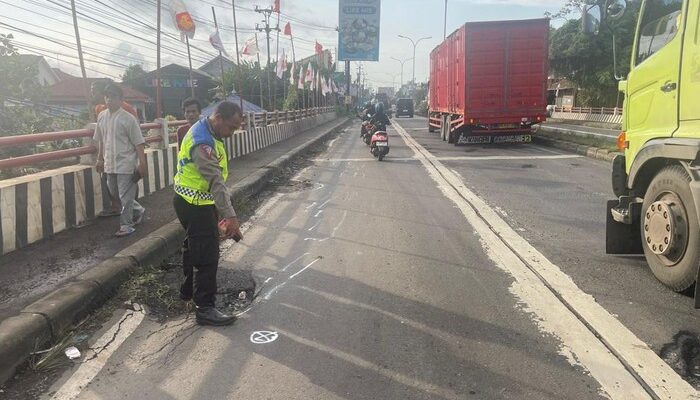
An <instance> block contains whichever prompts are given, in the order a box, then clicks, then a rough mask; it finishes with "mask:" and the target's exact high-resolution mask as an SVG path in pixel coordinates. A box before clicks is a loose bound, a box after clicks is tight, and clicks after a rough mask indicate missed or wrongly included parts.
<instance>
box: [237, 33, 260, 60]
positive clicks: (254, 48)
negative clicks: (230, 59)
mask: <svg viewBox="0 0 700 400" xmlns="http://www.w3.org/2000/svg"><path fill="white" fill-rule="evenodd" d="M255 42H256V40H255V36H253V37H251V38H249V39H248V40H246V41H245V43H244V44H243V49H241V54H243V55H246V56H254V55H256V54H258V53H260V49H259V48H258V45H257V44H256V43H255Z"/></svg>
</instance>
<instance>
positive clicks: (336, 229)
mask: <svg viewBox="0 0 700 400" xmlns="http://www.w3.org/2000/svg"><path fill="white" fill-rule="evenodd" d="M347 216H348V210H345V211H344V212H343V218H341V219H340V222H338V225H336V226H335V228H333V231H332V232H331V237H332V238H334V237H335V233H336V232H337V231H338V229H339V228H340V226H341V225H343V222H345V218H346V217H347Z"/></svg>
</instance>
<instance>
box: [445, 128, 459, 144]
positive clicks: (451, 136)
mask: <svg viewBox="0 0 700 400" xmlns="http://www.w3.org/2000/svg"><path fill="white" fill-rule="evenodd" d="M458 135H459V131H454V132H450V133H448V134H447V143H449V144H455V143H457V137H458Z"/></svg>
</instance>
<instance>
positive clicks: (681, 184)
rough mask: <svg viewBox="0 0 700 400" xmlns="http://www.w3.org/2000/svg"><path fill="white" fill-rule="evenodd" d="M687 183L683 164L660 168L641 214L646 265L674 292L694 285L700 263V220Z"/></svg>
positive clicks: (686, 174) (687, 179)
mask: <svg viewBox="0 0 700 400" xmlns="http://www.w3.org/2000/svg"><path fill="white" fill-rule="evenodd" d="M689 183H690V177H689V176H688V173H687V172H686V171H685V169H683V167H682V166H680V165H673V166H668V167H665V168H664V169H662V170H661V171H660V172H659V173H658V174H657V175H656V176H655V177H654V179H653V180H652V181H651V184H650V185H649V188H648V189H647V192H646V194H645V195H644V203H643V204H642V216H641V218H640V220H641V221H640V223H641V232H642V242H643V246H642V247H643V248H644V256H645V257H646V259H647V262H648V263H649V267H650V268H651V271H652V272H653V273H654V276H656V279H658V280H659V281H661V283H663V284H664V285H666V286H668V287H669V288H671V289H673V290H675V291H677V292H682V291H684V290H686V289H688V288H689V287H691V286H692V285H693V283H694V282H695V279H696V277H697V274H698V268H699V266H700V224H699V223H698V215H697V212H696V210H695V204H694V203H693V196H692V194H691V192H690V186H689Z"/></svg>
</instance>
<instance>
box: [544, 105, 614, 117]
mask: <svg viewBox="0 0 700 400" xmlns="http://www.w3.org/2000/svg"><path fill="white" fill-rule="evenodd" d="M553 111H554V112H560V113H571V114H600V115H622V108H618V107H554V110H553Z"/></svg>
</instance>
